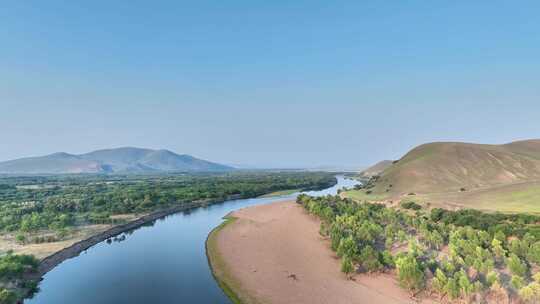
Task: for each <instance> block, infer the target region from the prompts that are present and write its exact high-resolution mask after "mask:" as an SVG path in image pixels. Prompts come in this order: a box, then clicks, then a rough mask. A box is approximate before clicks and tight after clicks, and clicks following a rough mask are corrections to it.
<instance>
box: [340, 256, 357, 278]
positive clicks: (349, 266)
mask: <svg viewBox="0 0 540 304" xmlns="http://www.w3.org/2000/svg"><path fill="white" fill-rule="evenodd" d="M353 271H354V264H353V262H352V259H351V258H350V257H348V256H344V257H343V259H342V260H341V272H343V273H345V274H347V275H349V274H351V273H352V272H353Z"/></svg>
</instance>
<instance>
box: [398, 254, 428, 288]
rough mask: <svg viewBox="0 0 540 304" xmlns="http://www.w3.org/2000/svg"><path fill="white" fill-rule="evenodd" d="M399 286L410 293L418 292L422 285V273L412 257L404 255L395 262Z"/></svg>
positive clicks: (423, 283) (423, 282) (418, 264)
mask: <svg viewBox="0 0 540 304" xmlns="http://www.w3.org/2000/svg"><path fill="white" fill-rule="evenodd" d="M396 269H397V273H398V280H399V284H400V285H401V286H402V287H403V288H406V289H408V290H410V291H419V290H421V289H422V288H423V287H424V285H425V281H424V271H423V269H422V267H421V265H420V263H418V261H417V260H416V258H415V257H414V256H412V255H406V256H404V257H400V258H398V259H397V260H396Z"/></svg>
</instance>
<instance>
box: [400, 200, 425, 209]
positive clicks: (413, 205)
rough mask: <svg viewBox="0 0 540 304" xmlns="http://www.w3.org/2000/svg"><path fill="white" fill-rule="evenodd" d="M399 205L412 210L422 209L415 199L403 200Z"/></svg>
mask: <svg viewBox="0 0 540 304" xmlns="http://www.w3.org/2000/svg"><path fill="white" fill-rule="evenodd" d="M399 205H400V206H401V208H403V209H411V210H420V209H422V206H420V205H419V204H417V203H415V202H413V201H408V202H401V203H400V204H399Z"/></svg>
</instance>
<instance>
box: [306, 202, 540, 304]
mask: <svg viewBox="0 0 540 304" xmlns="http://www.w3.org/2000/svg"><path fill="white" fill-rule="evenodd" d="M298 202H299V203H301V204H302V205H304V207H305V208H306V209H307V210H308V211H309V212H311V213H313V214H315V215H318V216H319V217H321V219H322V220H323V221H322V224H321V227H325V228H324V229H323V230H325V231H328V235H329V236H330V238H331V240H332V248H333V249H334V250H337V252H338V255H339V256H343V257H344V258H346V260H345V262H343V261H342V263H345V264H347V263H348V261H349V259H350V260H351V261H355V262H356V263H357V264H359V265H360V266H361V268H362V269H364V270H366V271H381V270H383V269H385V268H394V267H395V268H396V270H397V276H398V280H399V283H400V285H401V286H402V287H404V288H406V289H408V290H410V291H412V292H417V291H420V290H421V289H423V288H424V287H425V286H431V287H432V290H433V291H434V292H436V293H437V294H439V295H440V296H441V297H444V296H447V297H448V298H449V299H460V300H465V301H470V300H471V299H472V297H473V295H474V294H475V293H488V292H489V293H490V296H495V297H497V298H498V299H503V300H504V299H506V298H508V295H509V294H511V293H514V292H513V291H512V292H509V291H508V290H507V289H508V288H509V286H511V287H512V288H514V289H515V290H516V291H520V290H522V289H523V288H525V287H527V286H528V287H527V288H525V289H523V292H522V293H523V295H524V297H528V298H531V297H533V296H534V293H533V296H531V290H533V289H534V287H535V286H536V285H531V284H532V283H534V282H537V280H538V284H540V274H535V275H533V279H534V280H535V281H534V282H530V277H529V271H530V270H529V268H530V267H529V266H530V265H532V264H533V263H538V261H540V238H539V237H538V236H537V234H534V233H531V232H530V231H531V230H534V229H535V228H534V227H535V225H537V224H536V222H535V219H538V217H536V216H525V215H506V214H504V215H503V214H486V213H482V212H480V211H476V210H460V211H448V210H443V209H436V208H435V209H433V210H432V211H431V212H430V214H429V215H426V214H425V213H424V212H415V213H412V212H408V211H404V210H402V209H403V208H387V207H385V206H384V205H381V204H372V203H357V202H352V201H350V200H347V199H341V198H339V197H334V196H327V197H319V198H314V197H309V196H301V197H299V198H298ZM329 209H331V210H332V211H331V212H330V211H329ZM325 210H326V211H325ZM325 212H326V213H328V214H331V216H327V217H324V216H323V214H324V213H325ZM492 225H494V226H492ZM406 244H408V247H407V249H406V250H404V251H402V252H400V253H398V254H397V255H396V256H395V257H394V256H392V254H390V252H389V249H392V250H393V249H395V248H397V247H400V249H404V246H405V245H406ZM444 247H447V248H448V252H447V254H444V255H443V256H442V258H441V254H440V252H439V251H440V250H441V249H442V248H444ZM445 253H446V252H445ZM533 266H534V267H532V266H531V269H533V270H534V269H536V266H535V265H533ZM539 266H540V265H539ZM506 267H508V269H509V270H510V272H511V273H512V275H513V276H512V280H510V282H506V281H504V284H503V282H501V281H500V279H499V277H500V274H501V273H504V272H505V269H506ZM428 270H429V271H431V272H432V273H433V274H434V277H433V278H432V279H431V282H427V281H428V280H429V279H427V278H426V275H425V273H426V272H427V271H428ZM529 285H530V286H529ZM486 287H489V290H488V289H486ZM486 295H487V294H483V295H482V296H486Z"/></svg>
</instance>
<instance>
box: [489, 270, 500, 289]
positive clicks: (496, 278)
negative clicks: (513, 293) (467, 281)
mask: <svg viewBox="0 0 540 304" xmlns="http://www.w3.org/2000/svg"><path fill="white" fill-rule="evenodd" d="M486 282H487V283H488V285H489V286H490V287H491V286H492V285H493V284H494V283H495V282H499V274H498V273H497V272H495V271H490V272H488V274H487V275H486Z"/></svg>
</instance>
